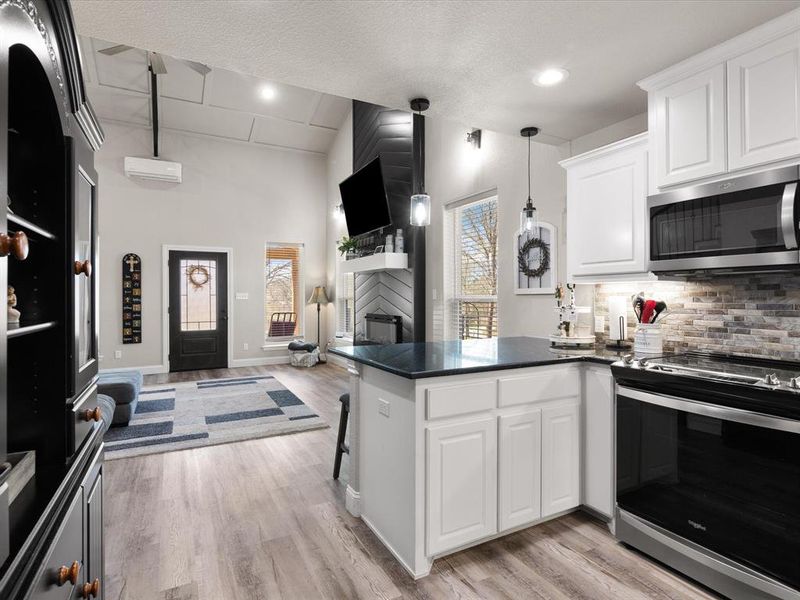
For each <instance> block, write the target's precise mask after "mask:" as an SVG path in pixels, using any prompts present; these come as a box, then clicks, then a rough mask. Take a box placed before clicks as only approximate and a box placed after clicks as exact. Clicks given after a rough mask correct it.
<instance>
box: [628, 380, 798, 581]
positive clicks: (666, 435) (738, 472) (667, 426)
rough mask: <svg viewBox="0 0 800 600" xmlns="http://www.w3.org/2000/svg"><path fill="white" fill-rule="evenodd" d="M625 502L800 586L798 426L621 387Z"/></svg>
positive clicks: (653, 520) (645, 516)
mask: <svg viewBox="0 0 800 600" xmlns="http://www.w3.org/2000/svg"><path fill="white" fill-rule="evenodd" d="M616 420H617V492H616V493H617V506H618V508H619V509H620V510H622V511H626V512H628V513H630V514H632V515H634V516H636V517H638V518H640V519H642V520H643V521H645V522H648V523H650V524H653V525H656V526H657V527H659V528H661V529H663V530H666V531H668V532H671V533H673V534H676V535H677V536H680V537H681V538H684V539H686V540H689V541H690V542H693V543H695V544H697V545H698V546H701V547H703V548H706V549H708V550H711V551H712V552H714V553H716V554H718V555H720V556H723V557H726V558H728V559H730V560H732V561H734V562H736V563H738V564H741V565H744V566H745V567H749V568H750V569H753V570H755V571H757V572H759V573H763V574H764V575H766V576H767V577H769V578H771V579H775V580H777V581H780V582H783V583H784V584H786V585H788V586H790V587H792V588H795V589H800V422H798V421H793V420H789V419H783V418H780V417H772V416H767V415H761V414H757V413H752V412H749V411H744V410H740V409H732V408H728V407H721V406H714V405H712V404H706V403H701V402H694V401H690V400H683V399H679V398H675V397H672V396H664V395H660V394H652V393H649V392H643V391H640V390H633V389H629V388H626V387H623V386H620V387H618V389H617V413H616Z"/></svg>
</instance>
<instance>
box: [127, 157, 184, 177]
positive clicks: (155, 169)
mask: <svg viewBox="0 0 800 600" xmlns="http://www.w3.org/2000/svg"><path fill="white" fill-rule="evenodd" d="M182 171H183V168H182V165H181V163H178V162H170V161H168V160H160V159H157V158H138V157H136V156H126V157H125V175H126V176H127V177H139V178H141V179H155V180H156V181H170V182H172V183H180V182H181V181H182Z"/></svg>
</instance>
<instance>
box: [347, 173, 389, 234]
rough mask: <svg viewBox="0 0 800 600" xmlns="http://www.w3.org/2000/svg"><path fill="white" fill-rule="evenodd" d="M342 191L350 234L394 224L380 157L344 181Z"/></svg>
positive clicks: (362, 232) (367, 231)
mask: <svg viewBox="0 0 800 600" xmlns="http://www.w3.org/2000/svg"><path fill="white" fill-rule="evenodd" d="M339 192H340V193H341V195H342V208H343V209H344V218H345V221H347V233H348V234H350V237H353V236H356V235H362V234H364V233H370V232H372V231H376V230H378V229H381V228H383V227H389V226H390V225H391V224H392V217H391V214H390V212H389V199H388V198H387V196H386V187H385V186H384V184H383V169H382V167H381V159H380V157H378V158H376V159H374V160H373V161H371V162H369V163H367V164H366V165H365V166H363V167H362V168H361V169H359V170H358V171H356V172H355V173H353V174H352V175H350V177H348V178H347V179H345V180H344V181H342V182H341V183H340V184H339Z"/></svg>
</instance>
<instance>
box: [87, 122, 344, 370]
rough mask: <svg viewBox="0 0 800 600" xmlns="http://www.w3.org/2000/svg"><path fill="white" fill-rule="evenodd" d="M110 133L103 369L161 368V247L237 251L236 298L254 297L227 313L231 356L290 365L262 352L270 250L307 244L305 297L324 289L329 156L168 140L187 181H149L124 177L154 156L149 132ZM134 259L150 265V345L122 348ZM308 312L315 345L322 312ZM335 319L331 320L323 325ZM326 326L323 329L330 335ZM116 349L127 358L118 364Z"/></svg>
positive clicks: (164, 139)
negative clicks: (130, 164)
mask: <svg viewBox="0 0 800 600" xmlns="http://www.w3.org/2000/svg"><path fill="white" fill-rule="evenodd" d="M103 127H104V129H105V132H106V142H105V144H104V145H103V147H102V148H101V150H100V151H99V152H98V154H97V157H96V166H97V171H98V174H99V177H100V187H99V232H100V258H101V264H100V324H101V328H100V353H101V354H102V356H103V360H102V362H101V368H104V369H109V368H119V367H153V366H156V365H161V363H162V359H161V352H162V334H161V315H162V311H163V307H162V299H161V298H162V289H161V285H162V284H161V281H162V279H161V278H162V268H161V261H162V245H163V244H174V245H192V246H219V247H231V248H232V249H233V259H232V273H233V281H234V290H233V291H235V292H247V293H248V295H249V299H248V300H234V301H233V304H232V306H230V307H229V308H230V310H231V317H232V320H233V321H232V322H233V344H232V347H231V348H230V350H229V351H230V353H231V357H232V359H234V360H235V361H238V362H239V364H254V363H256V362H259V361H269V360H276V359H277V360H282V359H284V358H285V357H286V351H285V350H284V349H270V350H262V345H263V344H264V309H263V302H264V283H263V256H264V244H265V242H267V241H271V242H302V243H304V244H305V263H304V276H305V282H306V289H307V290H308V291H307V293H306V295H307V294H308V293H310V289H311V286H313V285H320V284H323V283H325V278H326V243H327V235H326V214H328V211H327V209H326V179H325V177H326V159H325V156H323V155H318V154H310V153H303V152H297V151H284V150H276V149H271V148H266V147H265V148H258V147H253V146H251V145H244V144H236V143H231V142H225V141H217V140H213V139H210V138H199V137H191V136H187V135H182V134H177V133H172V132H168V131H165V132H163V133H162V135H161V148H162V156H163V157H164V158H165V159H167V160H177V161H180V162H182V163H183V180H184V181H183V183H181V184H179V185H177V184H168V183H161V182H152V181H151V182H148V181H142V180H133V179H130V178H127V177H125V176H124V173H123V157H124V156H149V155H150V152H151V137H150V132H149V131H148V130H145V129H139V128H134V127H127V126H121V125H116V124H112V123H104V124H103ZM127 252H135V253H137V254H139V255H140V256H141V257H142V263H143V280H142V294H143V298H142V311H143V312H142V319H143V323H142V326H143V331H142V337H143V343H141V344H128V345H123V344H122V335H121V325H120V321H121V306H120V299H119V298H120V285H121V283H120V278H121V275H120V261H121V260H122V256H123V255H124V254H126V253H127ZM229 268H231V267H229ZM306 308H307V310H306V311H305V318H306V332H307V333H308V334H309V337H314V336H316V309H315V307H306ZM327 314H328V311H325V312H323V319H324V318H325V316H326V315H327ZM325 327H326V323H325V322H324V321H323V331H325ZM245 343H246V344H248V346H249V349H248V350H244V349H243V345H244V344H245ZM116 350H120V351H121V352H122V358H121V359H115V358H114V352H115V351H116ZM234 364H236V363H234Z"/></svg>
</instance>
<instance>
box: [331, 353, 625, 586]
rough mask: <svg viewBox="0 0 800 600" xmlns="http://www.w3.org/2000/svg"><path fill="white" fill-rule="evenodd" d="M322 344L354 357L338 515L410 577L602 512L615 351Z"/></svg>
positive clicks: (608, 491)
mask: <svg viewBox="0 0 800 600" xmlns="http://www.w3.org/2000/svg"><path fill="white" fill-rule="evenodd" d="M331 353H333V354H336V355H338V356H340V357H343V358H345V359H348V360H351V361H353V363H354V364H355V366H354V368H352V369H351V371H350V372H351V392H350V410H351V412H350V428H351V429H350V471H351V472H350V483H349V485H348V489H347V507H348V510H349V511H350V512H351V513H353V514H354V515H356V516H360V517H361V518H362V519H363V520H364V522H365V523H366V524H367V525H368V526H369V527H370V528H371V529H372V530H373V531H374V532H375V534H376V535H377V536H378V537H379V538H380V539H381V541H382V542H383V543H384V544H385V545H386V546H387V548H388V549H389V550H390V551H391V552H392V553H393V554H394V556H395V557H396V558H397V559H398V560H399V561H400V562H401V563H402V564H403V566H404V567H405V568H406V569H407V570H408V571H409V572H410V573H411V574H412V575H413V576H414V577H415V578H419V577H424V576H425V575H427V574H428V573H429V572H430V569H431V566H432V564H433V560H434V559H435V558H436V557H439V556H443V555H445V554H450V553H452V552H455V551H457V550H459V549H462V548H465V547H467V546H471V545H474V544H476V543H480V542H483V541H486V540H488V539H492V538H495V537H499V536H501V535H505V534H507V533H510V532H513V531H516V530H519V529H522V528H524V527H529V526H531V525H535V524H537V523H539V522H542V521H546V520H550V519H553V518H555V517H558V516H561V515H563V514H565V513H567V512H570V511H573V510H575V509H577V508H578V507H580V506H584V507H586V508H588V509H589V510H590V512H592V513H594V514H596V515H597V516H600V517H603V518H605V519H607V520H610V519H611V517H612V506H613V484H612V477H613V448H612V443H613V435H612V431H613V427H612V419H613V394H612V393H613V380H612V377H611V373H610V371H609V369H608V365H609V364H610V363H612V362H614V361H615V360H617V359H618V358H619V356H620V355H619V354H618V353H612V352H608V351H605V350H598V351H596V352H595V351H589V352H581V353H577V352H569V351H563V350H556V349H553V348H551V347H550V343H549V341H548V340H547V339H544V338H533V337H508V338H495V339H486V340H466V341H444V342H427V343H406V344H390V345H380V346H378V345H375V346H370V345H365V346H355V347H339V348H336V349H333V350H331Z"/></svg>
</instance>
